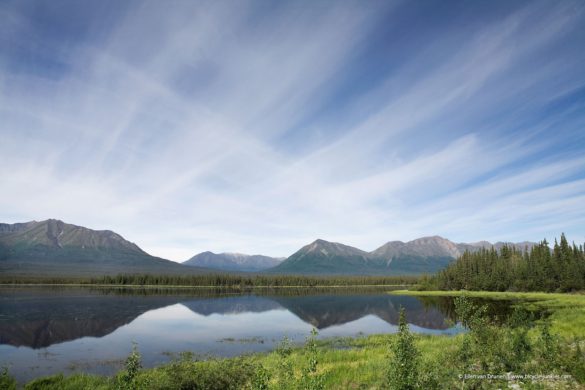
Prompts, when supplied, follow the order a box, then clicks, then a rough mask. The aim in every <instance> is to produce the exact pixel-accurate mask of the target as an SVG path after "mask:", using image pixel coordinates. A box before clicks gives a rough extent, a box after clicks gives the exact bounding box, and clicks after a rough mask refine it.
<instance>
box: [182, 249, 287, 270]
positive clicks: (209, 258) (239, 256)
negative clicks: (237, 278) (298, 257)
mask: <svg viewBox="0 0 585 390" xmlns="http://www.w3.org/2000/svg"><path fill="white" fill-rule="evenodd" d="M284 259H285V258H283V257H280V258H276V257H269V256H262V255H245V254H243V253H213V252H209V251H207V252H202V253H199V254H197V255H195V256H193V257H191V258H190V259H189V260H187V261H185V262H183V264H185V265H191V266H199V267H207V268H215V269H221V270H224V271H242V272H259V271H263V270H265V269H269V268H272V267H276V266H277V265H278V264H280V263H281V262H282V261H283V260H284Z"/></svg>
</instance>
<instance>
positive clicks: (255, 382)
mask: <svg viewBox="0 0 585 390" xmlns="http://www.w3.org/2000/svg"><path fill="white" fill-rule="evenodd" d="M269 382H270V372H268V370H267V369H266V368H264V366H263V365H262V364H260V365H259V366H258V368H256V371H255V372H254V377H253V378H252V390H268V384H269Z"/></svg>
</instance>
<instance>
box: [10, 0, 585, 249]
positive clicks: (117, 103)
mask: <svg viewBox="0 0 585 390" xmlns="http://www.w3.org/2000/svg"><path fill="white" fill-rule="evenodd" d="M30 4H34V2H33V3H30ZM30 4H29V2H26V1H25V2H5V3H3V4H2V5H0V14H1V15H2V18H3V20H7V21H9V23H5V24H4V23H3V26H2V27H1V28H0V42H2V43H3V47H6V50H2V51H1V52H0V136H1V141H0V183H2V188H3V191H1V192H0V219H1V220H2V221H5V222H17V221H24V220H31V219H37V220H39V219H45V218H61V219H64V220H66V221H68V222H72V223H77V224H82V225H86V226H88V227H92V228H101V229H106V228H107V229H113V230H116V231H118V232H119V233H121V234H123V235H124V236H125V237H127V238H128V239H130V240H132V241H135V242H137V243H138V244H139V245H141V246H142V247H144V248H145V249H146V250H148V251H150V252H152V253H153V254H156V255H159V256H163V257H168V258H172V259H174V260H183V259H186V258H188V257H190V256H192V255H193V254H194V253H196V252H199V251H203V250H213V251H238V252H248V253H263V254H268V255H274V256H287V255H289V254H291V253H292V252H293V251H294V250H296V249H298V248H299V247H300V246H302V245H304V244H306V243H307V242H309V241H312V240H314V239H315V238H317V237H320V238H324V239H329V240H335V241H342V242H344V243H347V244H350V245H355V246H358V247H361V248H364V249H367V250H371V249H374V248H375V247H376V246H378V245H381V244H382V243H384V242H386V241H388V240H394V239H402V240H408V239H413V238H416V237H418V236H421V235H428V234H440V235H443V236H445V237H448V238H450V239H452V240H455V241H478V240H484V239H486V240H494V241H496V240H539V239H542V238H544V237H547V238H548V239H551V238H553V237H554V236H555V235H559V234H560V232H561V231H564V232H566V233H567V234H568V236H569V238H570V239H573V240H576V241H578V242H582V241H584V240H585V223H584V222H585V211H583V207H582V205H583V204H584V202H583V201H584V200H585V160H584V159H583V157H582V156H583V155H584V153H583V152H584V151H585V131H584V129H583V126H584V124H585V110H583V108H584V105H585V88H584V86H585V71H584V69H585V67H584V66H583V65H584V64H585V54H583V53H582V47H581V46H582V45H581V42H582V38H584V37H585V28H584V27H583V26H585V23H583V22H584V12H585V11H584V7H583V4H581V3H580V2H569V1H566V2H562V3H558V4H552V3H550V2H542V3H541V2H536V3H535V2H526V3H523V2H518V3H514V4H508V3H506V2H503V3H493V4H491V5H490V7H488V8H489V9H479V8H481V7H482V5H479V4H471V3H463V4H462V5H461V6H460V7H459V8H457V7H455V6H453V9H452V10H448V11H446V13H445V14H441V13H439V14H437V15H436V17H435V16H433V15H434V11H433V10H431V9H429V8H430V7H431V6H430V5H423V4H414V3H398V2H397V3H379V2H366V3H364V2H351V1H345V2H338V3H335V5H334V6H331V5H330V4H329V5H324V4H321V3H319V2H317V3H315V2H307V3H304V2H300V3H292V4H284V3H283V4H279V3H274V4H268V3H265V2H257V1H243V2H238V3H237V4H234V3H229V2H222V1H213V2H209V3H207V2H196V3H190V2H170V3H169V4H166V3H165V4H162V3H160V2H140V3H133V2H129V3H127V4H126V5H125V6H124V8H123V9H122V8H120V5H119V4H117V3H116V2H112V3H108V2H106V3H104V4H102V5H100V6H99V8H96V9H93V8H92V7H97V6H96V5H90V4H89V3H88V4H86V5H87V6H88V7H89V8H90V9H89V10H88V11H87V12H86V11H80V10H79V9H78V8H76V7H73V6H72V7H69V8H68V7H64V9H65V12H62V13H59V12H55V10H52V9H51V6H47V7H48V8H47V7H43V8H42V9H41V8H40V7H39V8H38V9H37V8H35V7H30ZM483 7H485V6H483ZM45 8H46V9H45ZM39 9H40V10H39ZM455 9H457V10H458V11H455ZM68 12H70V13H69V14H68ZM96 15H102V16H104V17H102V18H96ZM106 16H107V17H106ZM72 19H73V20H77V22H76V23H73V22H71V20H72ZM405 21H406V22H407V23H405ZM80 26H83V27H80ZM452 26H458V27H457V28H453V27H452ZM411 41H412V42H413V44H412V45H410V46H409V45H407V44H405V43H404V42H411ZM415 43H416V44H415ZM55 64H60V65H59V66H57V65H55Z"/></svg>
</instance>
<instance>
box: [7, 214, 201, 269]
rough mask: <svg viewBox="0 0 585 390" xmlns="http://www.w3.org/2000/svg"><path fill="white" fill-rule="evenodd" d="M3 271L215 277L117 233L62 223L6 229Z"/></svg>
mask: <svg viewBox="0 0 585 390" xmlns="http://www.w3.org/2000/svg"><path fill="white" fill-rule="evenodd" d="M0 271H1V272H2V274H5V275H8V274H10V275H20V276H28V275H42V276H95V275H103V274H120V273H166V274H180V273H191V274H192V273H200V272H209V271H208V270H204V269H201V268H196V267H192V268H191V267H185V266H182V265H180V264H178V263H175V262H173V261H169V260H165V259H161V258H159V257H155V256H151V255H149V254H148V253H146V252H144V251H143V250H142V249H140V247H138V245H136V244H134V243H132V242H130V241H127V240H125V239H124V238H123V237H122V236H121V235H119V234H117V233H115V232H113V231H110V230H92V229H88V228H85V227H82V226H77V225H73V224H68V223H65V222H63V221H60V220H57V219H48V220H46V221H41V222H37V221H31V222H25V223H16V224H5V223H3V224H0Z"/></svg>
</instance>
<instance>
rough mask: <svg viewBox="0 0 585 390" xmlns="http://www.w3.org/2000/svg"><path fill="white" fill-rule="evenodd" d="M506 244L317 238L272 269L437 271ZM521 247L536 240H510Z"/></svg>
mask: <svg viewBox="0 0 585 390" xmlns="http://www.w3.org/2000/svg"><path fill="white" fill-rule="evenodd" d="M505 244H506V243H504V242H497V243H495V244H491V243H489V242H487V241H481V242H477V243H472V244H466V243H459V244H456V243H454V242H452V241H449V240H447V239H446V238H443V237H439V236H432V237H423V238H419V239H416V240H412V241H409V242H402V241H390V242H387V243H386V244H384V245H382V246H381V247H379V248H378V249H376V250H373V251H371V252H366V251H363V250H361V249H358V248H354V247H351V246H347V245H344V244H340V243H335V242H328V241H325V240H321V239H319V240H316V241H314V242H312V243H311V244H309V245H306V246H304V247H302V248H301V249H300V250H298V251H297V252H295V253H294V254H292V255H291V256H290V257H289V258H287V259H286V260H285V261H283V262H282V263H281V264H279V265H278V266H276V267H274V268H272V269H270V270H268V272H274V273H293V274H359V275H408V274H421V273H434V272H437V271H439V270H440V269H442V268H444V267H446V266H447V265H448V264H449V263H450V262H452V261H453V260H455V259H456V258H457V257H459V256H461V255H462V254H463V253H464V252H465V251H470V252H473V251H477V250H479V249H481V248H490V247H492V246H493V247H494V248H496V249H501V248H502V247H503V246H504V245H505ZM507 245H512V246H514V247H516V248H517V249H521V250H524V249H525V248H528V249H530V248H531V247H532V246H533V245H535V243H532V242H521V243H507Z"/></svg>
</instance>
